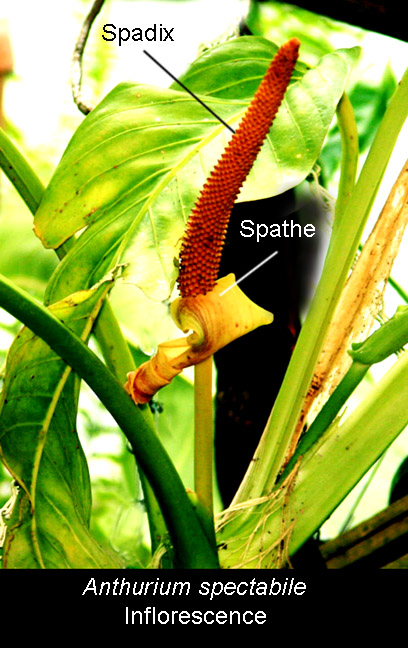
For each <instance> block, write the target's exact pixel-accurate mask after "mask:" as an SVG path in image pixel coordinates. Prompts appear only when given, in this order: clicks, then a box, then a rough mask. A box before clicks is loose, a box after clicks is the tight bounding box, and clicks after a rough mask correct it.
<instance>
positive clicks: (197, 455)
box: [194, 356, 215, 544]
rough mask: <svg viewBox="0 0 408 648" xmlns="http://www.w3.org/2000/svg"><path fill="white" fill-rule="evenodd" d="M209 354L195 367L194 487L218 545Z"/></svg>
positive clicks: (206, 525)
mask: <svg viewBox="0 0 408 648" xmlns="http://www.w3.org/2000/svg"><path fill="white" fill-rule="evenodd" d="M212 364H213V357H212V356H210V357H209V358H207V359H206V360H203V362H200V363H199V364H197V365H195V367H194V434H195V436H194V487H195V492H196V494H197V498H198V502H199V509H198V510H199V514H200V513H201V514H202V516H203V520H202V522H203V527H204V529H205V532H206V534H207V536H208V538H209V540H210V541H211V542H212V543H214V544H215V531H214V505H213V443H214V439H213V402H212Z"/></svg>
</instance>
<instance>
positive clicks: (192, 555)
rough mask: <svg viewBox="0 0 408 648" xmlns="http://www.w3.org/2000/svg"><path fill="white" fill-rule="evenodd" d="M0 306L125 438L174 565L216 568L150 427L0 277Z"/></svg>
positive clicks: (84, 351)
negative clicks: (156, 507)
mask: <svg viewBox="0 0 408 648" xmlns="http://www.w3.org/2000/svg"><path fill="white" fill-rule="evenodd" d="M0 307H2V308H4V309H5V310H7V311H8V312H9V313H10V314H12V315H13V316H14V317H16V318H17V319H18V320H19V321H21V322H22V323H24V324H25V325H26V326H27V327H28V328H29V329H30V330H31V331H33V333H35V334H36V335H38V336H39V337H41V338H42V339H43V340H44V341H45V342H46V343H47V344H48V345H49V346H50V347H51V349H53V351H55V353H57V354H58V355H59V356H60V357H61V358H62V359H63V360H64V361H65V362H66V363H67V364H68V365H69V366H71V367H72V368H73V370H74V371H76V373H77V374H78V375H79V376H80V378H82V379H83V380H85V382H87V384H88V385H89V386H90V387H91V389H92V390H93V391H94V392H95V394H96V395H97V396H98V398H99V399H100V400H101V402H102V403H103V404H104V405H105V407H106V409H107V410H108V411H109V412H110V414H111V415H112V416H113V418H114V419H115V421H116V422H117V424H118V426H119V427H120V428H121V430H122V431H123V433H124V434H125V435H126V437H127V439H128V440H129V442H130V444H131V446H132V449H133V451H134V453H135V456H136V459H137V461H138V462H139V463H140V466H141V468H142V469H143V471H144V472H145V474H146V477H147V479H148V480H149V482H150V484H151V486H152V488H153V490H154V492H155V495H156V497H157V499H158V501H159V503H160V507H161V510H162V513H163V516H164V519H165V521H166V524H167V527H168V529H169V532H170V535H171V539H172V542H173V545H174V548H175V553H176V560H177V561H178V566H179V567H183V568H206V567H207V568H216V567H218V558H217V555H216V552H214V549H213V547H211V546H210V543H209V542H208V539H207V536H206V535H205V533H204V532H203V530H202V527H201V524H200V522H199V520H198V518H197V515H196V514H195V512H194V509H193V507H192V504H191V502H190V500H189V498H188V496H187V493H186V491H185V489H184V486H183V484H182V482H181V480H180V477H179V475H178V473H177V471H176V469H175V467H174V465H173V463H172V462H171V460H170V458H169V456H168V454H167V452H166V450H165V449H164V448H163V446H162V444H161V442H160V440H159V439H158V437H157V436H156V434H155V431H154V429H152V427H151V426H150V425H149V423H148V422H147V420H146V419H145V418H144V417H143V415H142V414H141V412H140V410H139V408H138V407H136V406H135V405H134V403H133V402H132V401H131V399H130V398H129V396H128V394H127V393H126V392H125V390H124V389H123V387H122V385H121V384H120V383H119V382H118V381H117V380H116V379H115V377H114V376H113V375H112V374H111V372H110V371H109V370H108V369H107V368H106V367H105V365H104V364H103V362H102V361H101V360H99V358H98V357H97V356H96V355H95V354H94V353H93V352H92V351H91V350H90V349H88V347H87V346H86V344H84V343H83V342H82V341H81V340H79V339H78V338H77V336H76V335H75V334H74V333H73V332H72V331H71V330H70V329H69V328H68V327H66V326H65V325H64V324H63V323H62V322H60V321H59V320H58V319H57V318H56V317H55V316H53V315H52V314H51V313H50V312H49V311H48V310H47V309H46V308H45V307H44V306H42V305H41V304H39V303H38V302H36V301H35V300H34V299H32V298H31V297H30V296H29V295H27V294H25V293H24V292H23V291H22V290H20V289H19V288H17V287H16V286H14V285H13V284H12V283H11V282H10V281H9V280H8V279H7V278H6V277H3V276H0Z"/></svg>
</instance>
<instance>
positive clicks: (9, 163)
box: [0, 128, 44, 214]
mask: <svg viewBox="0 0 408 648" xmlns="http://www.w3.org/2000/svg"><path fill="white" fill-rule="evenodd" d="M0 168H2V169H3V171H4V173H5V174H6V176H7V177H8V179H9V180H10V182H11V184H12V185H14V188H15V189H16V190H17V191H18V193H19V194H20V196H21V197H22V199H23V200H24V202H25V204H26V205H27V207H28V209H29V210H30V211H31V213H32V214H35V212H36V211H37V208H38V205H39V204H40V200H41V197H42V195H43V193H44V187H43V185H42V183H41V181H40V179H39V178H38V176H37V175H36V174H35V173H34V171H33V170H32V168H31V167H30V165H29V164H28V162H27V161H26V159H25V158H24V156H23V155H22V154H21V153H20V151H19V150H18V148H17V147H16V146H15V145H14V144H13V142H12V141H11V139H10V138H9V137H8V135H7V134H6V133H5V132H4V130H3V129H2V128H0Z"/></svg>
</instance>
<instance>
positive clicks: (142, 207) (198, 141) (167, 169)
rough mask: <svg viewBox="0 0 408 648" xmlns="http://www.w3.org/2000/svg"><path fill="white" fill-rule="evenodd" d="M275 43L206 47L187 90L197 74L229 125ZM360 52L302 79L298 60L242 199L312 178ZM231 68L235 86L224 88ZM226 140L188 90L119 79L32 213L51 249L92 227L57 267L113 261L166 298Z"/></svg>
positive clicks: (88, 269)
mask: <svg viewBox="0 0 408 648" xmlns="http://www.w3.org/2000/svg"><path fill="white" fill-rule="evenodd" d="M275 51H276V46H274V45H273V44H271V43H270V42H269V41H267V40H265V39H258V38H254V37H243V38H239V39H236V40H234V41H229V42H227V43H224V44H223V45H220V46H218V47H216V48H214V49H213V50H210V51H208V52H206V53H205V54H204V55H203V57H204V58H203V60H202V59H200V60H199V61H198V62H196V63H195V64H194V65H193V66H192V68H191V71H190V72H188V73H187V75H186V77H185V78H186V79H189V81H190V82H191V86H192V89H193V90H194V89H195V85H196V83H198V82H199V84H200V88H201V90H200V92H201V95H200V96H201V98H202V99H203V101H205V102H206V103H207V104H208V105H209V106H210V107H211V108H212V110H214V111H215V112H216V113H218V114H219V115H220V116H221V117H222V118H223V119H224V120H226V121H227V122H229V123H230V124H231V125H232V126H236V125H237V124H238V123H239V120H240V119H241V117H242V115H243V114H244V112H245V110H246V108H247V106H248V104H249V102H250V100H251V99H252V95H253V91H254V89H255V87H256V86H257V85H258V84H259V82H260V81H261V78H262V76H263V74H264V72H265V71H266V68H267V66H268V64H269V62H270V60H271V59H272V57H273V55H274V53H275ZM248 52H250V61H249V62H248V61H245V58H246V57H247V56H248ZM358 54H359V50H358V48H353V49H351V50H339V51H338V52H334V53H332V54H329V55H327V56H325V57H323V58H322V59H321V61H320V62H319V64H318V66H317V67H316V68H315V69H313V70H309V71H307V72H306V73H305V74H304V75H303V76H302V75H301V71H303V70H304V67H302V66H299V67H298V69H297V71H296V78H297V80H296V81H295V82H293V83H292V84H291V86H290V88H289V90H288V92H287V96H286V99H285V101H284V102H283V105H282V107H281V109H280V111H279V113H278V116H277V118H276V121H275V123H274V126H273V128H272V129H271V132H270V135H269V136H268V139H267V142H266V143H265V145H264V147H263V149H262V151H261V153H260V156H259V157H258V160H257V162H256V163H255V165H254V168H253V170H252V172H251V174H250V176H249V177H248V179H247V181H246V183H245V185H244V187H243V189H242V192H241V194H240V200H253V199H259V198H265V197H267V196H271V195H275V194H278V193H281V192H283V191H285V190H286V189H289V188H291V187H293V186H295V185H297V184H298V183H299V182H301V181H302V180H303V179H304V178H305V177H306V176H307V174H308V173H309V171H310V170H311V168H312V167H313V164H314V163H315V161H316V159H317V157H318V155H319V152H320V149H321V147H322V145H323V141H324V138H325V136H326V133H327V130H328V128H329V125H330V122H331V120H332V118H333V115H334V112H335V109H336V105H337V103H338V101H339V99H340V97H341V95H342V93H343V90H344V86H345V83H346V80H347V76H348V73H349V71H350V69H351V67H352V65H353V64H354V62H355V60H356V58H357V57H358ZM237 61H238V62H239V70H240V73H241V75H242V77H241V84H237V83H236V81H237V72H236V71H235V72H233V71H234V70H235V66H236V62H237ZM213 62H214V64H213ZM221 62H222V63H221ZM233 74H234V77H233V78H234V79H235V82H234V83H233V84H232V87H231V89H229V90H227V89H225V88H223V87H221V86H220V84H221V83H224V85H225V83H226V82H227V81H228V79H230V78H231V77H232V75H233ZM206 92H208V95H207V94H206ZM218 94H219V95H220V96H218ZM224 94H226V95H227V96H224ZM229 137H230V132H229V131H228V129H226V128H225V127H224V126H223V125H222V124H220V123H219V122H218V121H217V120H216V119H215V118H213V117H212V116H210V115H209V113H208V112H207V111H206V110H205V109H204V108H203V107H202V106H201V105H200V104H199V103H198V102H197V101H195V100H194V99H193V98H192V97H191V96H190V95H188V94H187V93H185V92H180V91H176V90H172V89H169V90H167V89H159V88H153V87H150V86H144V85H135V84H129V83H128V84H121V85H119V86H117V87H116V88H115V89H114V90H113V91H112V92H111V93H110V94H109V95H108V96H107V97H106V98H105V99H104V100H103V101H102V102H101V104H99V106H98V107H97V108H96V109H95V110H94V111H93V112H92V113H91V114H90V115H88V117H87V118H86V119H85V120H84V122H83V123H82V124H81V126H80V127H79V129H78V130H77V132H76V133H75V135H74V137H73V138H72V140H71V142H70V144H69V146H68V148H67V150H66V152H65V154H64V156H63V158H62V160H61V162H60V164H59V166H58V168H57V171H56V173H55V175H54V177H53V179H52V180H51V183H50V185H49V187H48V188H47V189H46V191H45V194H44V197H43V200H42V202H41V205H40V207H39V209H38V212H37V214H36V217H35V230H36V232H37V234H38V235H39V236H40V238H41V240H42V241H43V243H44V245H45V246H46V247H58V246H60V245H61V244H62V243H63V242H64V241H66V240H67V239H68V238H69V237H70V236H72V234H74V233H75V232H77V231H79V230H81V229H83V228H84V227H86V228H87V229H86V231H85V232H84V234H83V235H82V237H81V239H80V242H79V243H78V245H77V246H75V248H74V250H72V253H70V254H69V255H68V256H67V258H66V259H65V260H64V266H63V267H61V273H62V272H67V274H68V275H70V274H71V275H72V272H73V269H74V267H75V269H77V268H78V264H79V265H80V266H81V267H82V268H83V272H84V276H85V277H87V279H89V280H91V281H95V280H97V279H98V278H100V277H101V276H103V273H104V272H105V271H106V269H107V267H109V264H111V265H112V264H114V263H115V262H116V261H117V260H119V259H120V260H121V261H125V262H126V263H128V264H129V267H128V270H127V276H128V278H129V280H131V281H133V282H135V283H137V285H139V286H140V287H141V288H142V289H143V290H144V291H145V292H146V293H148V294H150V295H152V296H153V297H154V298H157V299H164V298H166V297H168V295H169V285H171V283H172V282H174V279H175V276H176V272H177V271H176V268H175V266H174V257H177V246H178V242H179V240H180V237H181V236H182V234H183V231H184V227H185V222H186V220H187V218H188V215H189V213H190V210H191V208H192V206H193V204H194V202H195V200H196V198H197V195H198V194H199V191H200V190H201V188H202V186H203V184H204V182H205V180H206V179H207V177H208V175H209V174H210V171H211V169H212V167H213V166H214V164H215V163H216V161H217V160H218V158H219V157H220V155H221V153H222V152H223V150H224V148H225V145H226V143H227V140H228V138H229ZM93 273H95V274H93ZM92 275H93V276H92ZM58 280H60V279H58Z"/></svg>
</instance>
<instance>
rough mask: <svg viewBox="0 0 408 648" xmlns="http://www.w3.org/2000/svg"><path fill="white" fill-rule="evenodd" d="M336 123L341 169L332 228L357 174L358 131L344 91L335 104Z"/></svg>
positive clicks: (338, 220) (348, 197)
mask: <svg viewBox="0 0 408 648" xmlns="http://www.w3.org/2000/svg"><path fill="white" fill-rule="evenodd" d="M336 114H337V123H338V126H339V131H340V136H341V150H342V155H341V169H340V180H339V188H338V194H337V200H336V218H335V221H334V225H333V228H336V227H338V225H339V222H340V218H341V215H342V214H343V212H344V210H345V208H346V205H347V203H348V201H349V199H350V196H351V194H352V191H353V188H354V185H355V182H356V175H357V166H358V157H359V148H358V131H357V124H356V119H355V116H354V111H353V106H352V105H351V102H350V99H349V98H348V95H347V94H346V93H344V94H343V96H342V98H341V99H340V102H339V105H338V106H337V112H336Z"/></svg>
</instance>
